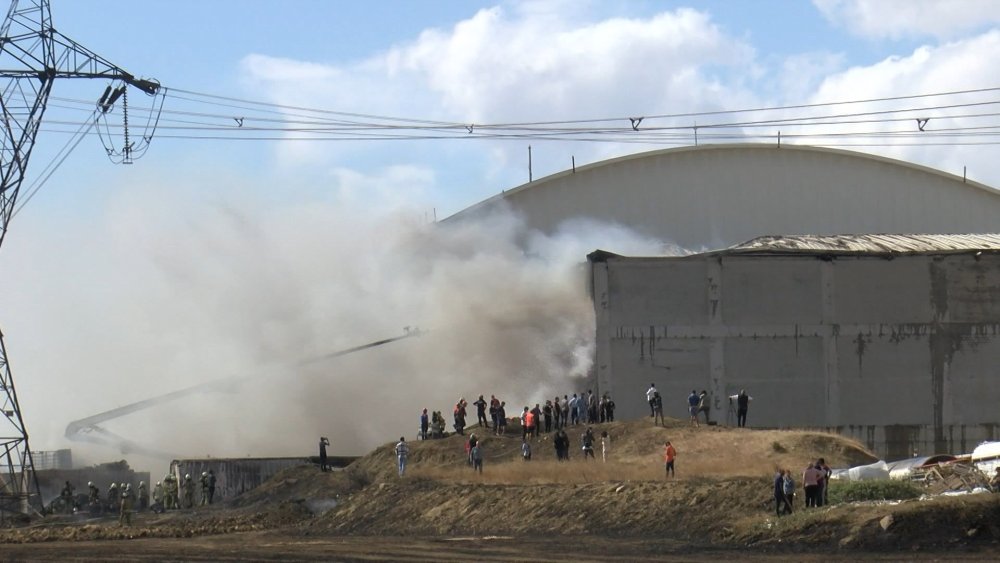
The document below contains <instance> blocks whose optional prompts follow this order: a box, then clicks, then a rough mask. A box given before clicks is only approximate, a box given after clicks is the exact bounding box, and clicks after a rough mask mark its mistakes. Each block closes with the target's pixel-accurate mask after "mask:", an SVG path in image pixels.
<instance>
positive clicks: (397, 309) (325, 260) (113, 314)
mask: <svg viewBox="0 0 1000 563" xmlns="http://www.w3.org/2000/svg"><path fill="white" fill-rule="evenodd" d="M143 205H148V203H145V202H144V203H143ZM159 211H161V212H162V211H163V210H162V209H161V210H159ZM176 211H177V212H178V213H177V215H174V216H173V217H174V218H173V219H159V220H149V216H150V215H151V214H149V213H148V212H142V213H138V217H144V218H138V217H137V209H136V208H134V207H133V206H132V204H130V203H123V204H121V205H120V206H119V207H118V208H116V209H115V211H113V212H112V217H111V219H113V221H111V223H112V224H115V225H117V226H116V227H115V229H114V230H113V232H112V235H115V236H113V237H112V238H114V240H115V241H116V242H115V243H114V244H113V245H112V247H113V248H112V249H111V250H109V251H108V254H109V255H110V254H113V255H114V257H113V258H111V257H110V256H109V257H107V258H106V259H107V260H108V261H109V262H114V263H115V264H123V263H124V264H129V266H128V271H127V272H122V271H121V270H122V269H123V268H121V267H120V266H119V267H118V268H117V272H116V273H115V274H112V275H111V276H109V278H119V279H114V280H111V281H106V280H105V281H102V280H104V279H103V278H101V277H100V276H97V282H96V283H95V285H99V284H100V283H108V284H111V285H112V286H113V288H112V289H109V288H107V287H105V288H104V289H103V290H101V289H97V290H94V291H93V292H94V293H96V295H92V296H91V299H92V300H94V305H93V306H92V309H89V310H87V308H85V310H84V311H83V312H82V314H85V315H86V314H90V315H94V319H96V320H94V319H92V320H91V321H90V322H91V323H94V322H96V323H97V324H98V325H102V326H100V328H99V330H100V332H102V333H103V338H102V343H101V345H100V346H99V347H98V348H96V349H94V348H87V349H86V350H79V349H74V348H73V347H69V348H70V349H68V350H65V354H66V356H67V357H66V360H65V361H66V363H67V364H73V365H75V366H77V367H78V373H81V372H84V371H85V372H89V373H88V374H87V376H86V377H85V378H81V379H79V380H77V381H75V382H71V383H69V385H70V386H74V385H77V386H78V389H77V391H76V393H77V397H78V398H81V397H85V400H78V401H75V402H73V403H72V404H71V405H69V406H62V405H61V406H60V408H58V409H57V410H56V412H57V413H58V416H57V417H55V420H53V421H52V424H53V425H59V424H62V425H63V426H64V424H65V422H69V421H70V420H72V419H75V418H83V417H85V416H89V415H92V414H95V413H97V412H100V411H103V410H106V409H111V408H114V407H117V406H120V405H122V404H126V403H130V402H133V401H137V400H141V399H144V398H147V397H150V396H155V395H159V394H162V393H167V392H170V391H174V390H176V389H181V388H184V387H187V386H191V385H196V384H198V383H201V382H205V381H211V380H215V379H221V378H225V377H231V376H246V377H248V378H249V379H247V382H246V383H245V384H243V385H233V386H231V387H230V388H228V389H227V390H226V391H225V392H212V393H205V394H199V395H197V396H192V397H188V398H184V399H182V400H179V401H176V402H172V403H168V404H165V405H162V406H158V407H155V408H151V409H148V410H145V411H142V412H138V413H134V414H130V415H128V416H125V417H122V418H120V419H118V420H114V421H109V422H107V423H106V424H104V426H105V427H106V428H107V429H109V430H111V431H113V432H116V433H119V434H122V435H124V436H126V437H128V438H129V439H132V440H135V441H137V442H140V443H141V444H143V445H145V446H147V447H150V448H153V449H157V450H162V451H165V452H171V453H174V454H177V455H181V456H186V457H196V456H197V457H201V456H213V457H229V456H239V457H243V456H248V455H249V456H293V455H315V452H314V449H315V442H316V441H317V439H318V437H319V436H329V437H330V439H331V440H332V442H333V446H332V448H331V450H332V452H333V453H335V454H359V453H363V452H364V451H367V450H368V449H370V448H371V447H373V446H375V445H377V444H381V443H384V442H387V441H391V440H393V439H396V438H398V437H399V436H400V435H406V436H408V437H412V436H414V435H415V433H416V429H417V421H418V416H419V413H420V411H421V409H422V408H428V409H429V410H441V411H444V412H445V414H446V415H448V414H450V410H451V406H452V405H453V404H454V403H455V401H457V400H458V399H459V398H460V397H465V398H466V399H467V400H469V402H470V403H471V402H472V401H474V400H475V398H476V397H477V396H478V395H480V394H483V395H485V396H486V397H487V398H489V396H490V394H496V395H497V396H498V397H500V398H502V399H504V400H506V401H507V402H508V413H510V414H512V415H513V414H515V413H517V412H518V411H519V410H520V407H521V406H523V405H526V404H529V403H530V404H534V403H535V402H539V401H544V399H545V398H547V397H552V396H553V395H555V394H557V393H558V394H560V395H562V394H565V393H573V392H580V391H583V390H585V388H586V387H585V386H586V376H587V375H588V373H589V371H590V367H591V365H590V364H591V361H592V357H593V347H594V343H593V337H594V320H593V307H592V304H591V302H590V299H589V296H588V293H587V270H586V267H585V262H586V254H587V253H588V252H590V251H592V250H594V249H595V248H598V247H602V248H608V249H612V250H615V251H621V252H630V253H655V252H657V248H656V247H655V245H652V244H650V243H649V242H647V241H644V240H642V239H640V238H638V237H636V236H635V235H633V234H631V233H629V232H628V231H627V230H626V229H622V228H614V227H607V226H600V225H596V224H593V223H586V222H583V223H578V224H574V225H567V226H566V228H564V229H562V230H560V232H558V233H555V234H552V235H544V234H541V233H538V232H532V231H529V230H528V229H526V228H525V226H524V225H523V223H522V222H521V221H520V220H519V219H518V217H517V216H516V215H514V214H512V213H508V212H503V211H497V212H494V213H492V214H488V215H481V216H478V217H476V218H475V219H474V220H468V221H448V222H444V223H427V222H426V221H422V220H419V219H417V218H416V217H418V214H417V213H413V212H408V211H406V210H399V209H396V210H395V211H392V212H385V213H380V212H372V211H370V210H368V211H361V210H358V209H357V208H350V209H348V208H344V207H343V206H340V205H336V204H332V203H331V204H322V203H310V204H308V205H302V206H300V207H284V208H281V210H280V211H275V210H274V209H270V208H268V207H267V206H265V205H264V204H259V205H257V204H252V203H247V201H246V199H244V200H242V201H241V202H240V203H224V204H218V205H215V206H212V207H210V208H207V209H206V208H202V209H200V210H197V211H191V210H190V209H188V210H187V211H182V210H179V209H178V210H176ZM165 216H166V217H170V216H171V215H170V214H169V213H167V214H163V213H159V214H157V217H165ZM98 267H100V264H98ZM108 267H109V268H110V269H111V270H112V271H115V270H116V268H113V267H111V265H110V264H108ZM90 275H96V274H90ZM97 311H103V312H104V313H103V317H101V313H98V312H97ZM91 328H93V326H92V327H91ZM407 329H408V330H410V331H413V330H417V329H419V330H420V331H421V335H420V336H416V337H411V338H406V339H403V340H400V341H397V342H393V343H389V344H386V345H383V346H379V347H376V348H371V349H368V350H364V351H361V352H358V353H355V354H351V355H348V356H343V357H341V358H337V359H330V360H319V361H314V362H305V363H304V360H309V359H311V358H317V357H321V356H323V355H326V354H329V353H331V352H335V351H338V350H341V349H345V348H350V347H353V346H357V345H361V344H365V343H368V342H372V341H375V340H380V339H383V338H389V337H393V336H399V335H402V334H404V330H407ZM77 344H78V345H79V346H81V347H86V346H87V344H86V342H82V343H81V342H78V343H77ZM74 354H79V355H82V356H84V357H86V356H88V355H98V354H103V355H104V356H105V357H108V358H110V361H109V362H106V363H104V364H103V366H102V367H101V368H100V369H88V368H86V367H84V368H83V369H79V368H80V366H81V365H83V366H86V363H85V361H84V362H83V363H82V364H81V362H80V358H79V357H76V358H74ZM109 389H110V390H112V392H104V391H105V390H109ZM92 390H96V391H97V392H96V393H92V392H90V391H92ZM470 410H471V413H470V414H471V418H473V419H474V417H475V414H474V410H472V409H470ZM63 417H65V422H61V421H62V419H63ZM448 419H449V422H450V416H449V417H448ZM52 430H53V429H49V431H50V432H51V431H52ZM72 447H73V448H74V450H75V452H76V453H77V455H78V458H79V454H80V453H85V452H86V455H85V458H92V459H93V461H102V460H107V459H109V458H110V459H114V458H116V457H120V455H121V454H120V453H119V452H116V451H114V450H113V449H109V448H104V447H100V446H95V447H88V446H86V445H81V444H78V443H74V444H72ZM139 463H141V464H143V465H151V464H152V463H154V462H153V461H151V460H145V461H140V462H139ZM156 463H160V464H162V461H159V462H156ZM133 464H135V462H133Z"/></svg>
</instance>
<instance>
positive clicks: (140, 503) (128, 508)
mask: <svg viewBox="0 0 1000 563" xmlns="http://www.w3.org/2000/svg"><path fill="white" fill-rule="evenodd" d="M199 483H200V485H201V504H202V505H206V504H212V502H213V500H214V497H215V483H216V478H215V471H214V470H212V469H210V470H208V471H205V472H202V474H201V479H199ZM195 488H196V484H195V480H194V479H192V478H191V475H190V474H186V475H185V476H184V479H183V480H182V481H181V482H178V480H177V478H176V477H175V476H174V475H173V474H172V473H170V474H167V475H166V476H165V477H164V478H163V481H157V482H156V485H155V486H154V487H153V491H152V501H153V502H152V503H150V492H149V489H148V487H147V486H146V483H145V481H139V486H138V487H137V488H136V489H135V490H133V489H132V484H131V483H115V482H113V483H111V484H110V485H109V486H108V489H107V493H106V495H105V496H104V498H102V497H101V490H100V488H99V487H98V486H97V485H95V484H94V482H93V481H89V482H87V500H86V502H83V501H82V500H81V499H82V498H83V497H82V495H81V497H80V499H77V497H76V488H75V487H74V486H73V485H72V484H71V483H70V482H69V481H66V484H65V486H64V487H63V489H62V491H61V492H60V495H59V497H60V504H59V506H60V508H59V511H60V512H64V513H66V514H75V513H78V512H81V511H86V512H88V513H90V514H101V513H118V515H119V519H118V521H119V524H121V525H122V526H128V525H131V524H132V513H133V512H141V511H145V510H151V511H153V512H157V513H160V512H164V511H166V510H175V509H179V508H181V507H184V508H192V507H194V505H195Z"/></svg>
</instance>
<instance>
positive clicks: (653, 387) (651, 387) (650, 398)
mask: <svg viewBox="0 0 1000 563" xmlns="http://www.w3.org/2000/svg"><path fill="white" fill-rule="evenodd" d="M655 396H656V385H655V384H653V383H650V384H649V389H647V390H646V402H647V403H649V416H653V415H654V414H656V412H655V409H653V397H655Z"/></svg>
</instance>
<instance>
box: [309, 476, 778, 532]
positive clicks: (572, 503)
mask: <svg viewBox="0 0 1000 563" xmlns="http://www.w3.org/2000/svg"><path fill="white" fill-rule="evenodd" d="M762 486H765V487H766V483H765V482H763V481H762V480H759V479H734V480H721V481H701V482H697V481H689V482H684V481H674V482H664V481H642V482H629V483H623V482H619V483H607V482H605V483H590V484H581V485H564V486H552V485H489V484H474V483H456V484H451V483H443V482H440V481H436V480H430V479H410V480H406V479H404V480H401V481H396V482H391V483H381V484H378V485H373V486H371V487H369V488H367V489H365V490H364V491H363V492H360V493H358V494H357V495H354V496H353V497H351V499H350V500H349V501H347V502H346V503H345V504H344V505H343V506H342V507H341V508H339V509H338V510H336V511H331V512H329V513H327V514H326V515H324V516H322V517H319V518H317V519H314V520H312V521H310V522H309V523H308V524H307V526H308V528H309V530H311V531H312V532H313V533H316V532H324V533H333V534H364V535H383V534H384V535H532V536H537V535H543V536H544V535H548V534H574V535H577V534H588V535H589V534H596V535H608V536H654V535H655V536H657V537H661V538H662V537H666V538H676V539H681V540H684V541H689V542H694V543H696V544H705V543H708V542H709V541H710V540H711V539H712V535H711V534H710V533H708V532H709V531H710V530H712V529H714V528H716V524H717V523H718V512H719V511H725V512H731V513H734V514H741V513H745V512H747V511H755V510H757V509H759V501H758V496H759V495H758V494H757V493H758V492H759V491H760V489H761V487H762Z"/></svg>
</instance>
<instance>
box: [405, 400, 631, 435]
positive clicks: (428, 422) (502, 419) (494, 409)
mask: <svg viewBox="0 0 1000 563" xmlns="http://www.w3.org/2000/svg"><path fill="white" fill-rule="evenodd" d="M469 406H470V405H469V402H468V401H466V400H465V398H464V397H463V398H460V399H459V400H458V402H456V403H455V405H454V407H453V408H452V418H453V424H452V428H454V430H455V433H456V434H461V435H463V436H464V435H465V429H466V428H467V427H468V424H467V422H466V419H467V418H468V416H469V414H468V411H469ZM471 406H474V407H475V408H476V424H477V425H478V426H479V427H480V428H488V429H490V430H491V431H492V432H493V433H494V434H496V435H498V436H500V435H503V434H505V433H506V432H507V424H508V416H507V402H506V401H502V400H500V399H498V398H497V397H496V395H490V400H489V401H487V400H486V399H485V397H484V396H483V395H480V396H479V398H478V399H476V401H475V402H473V403H472V405H471ZM487 413H488V415H489V416H487ZM519 415H520V418H521V422H522V424H521V432H522V437H523V436H526V435H527V434H529V433H530V434H531V435H532V436H536V437H537V436H538V435H539V434H540V433H542V432H545V433H549V432H552V431H558V430H560V429H565V428H566V427H568V426H571V425H572V426H577V425H580V424H601V423H604V422H614V420H615V402H614V400H613V399H612V398H611V396H610V395H609V394H608V393H605V394H604V395H602V396H601V397H600V398H598V396H597V394H596V393H594V392H593V391H592V390H588V391H587V392H586V393H579V394H577V393H573V396H572V397H570V396H569V395H568V394H566V395H563V396H562V398H559V396H556V397H554V398H552V399H549V400H546V401H545V404H544V405H543V404H541V403H535V406H534V408H530V407H528V406H525V407H524V410H523V411H522V412H521V413H519ZM446 435H447V434H446V432H445V428H444V417H443V416H442V415H441V411H433V412H432V413H431V414H430V415H428V413H427V409H424V410H423V412H421V414H420V431H419V437H420V439H421V440H427V439H431V438H443V437H445V436H446Z"/></svg>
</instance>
